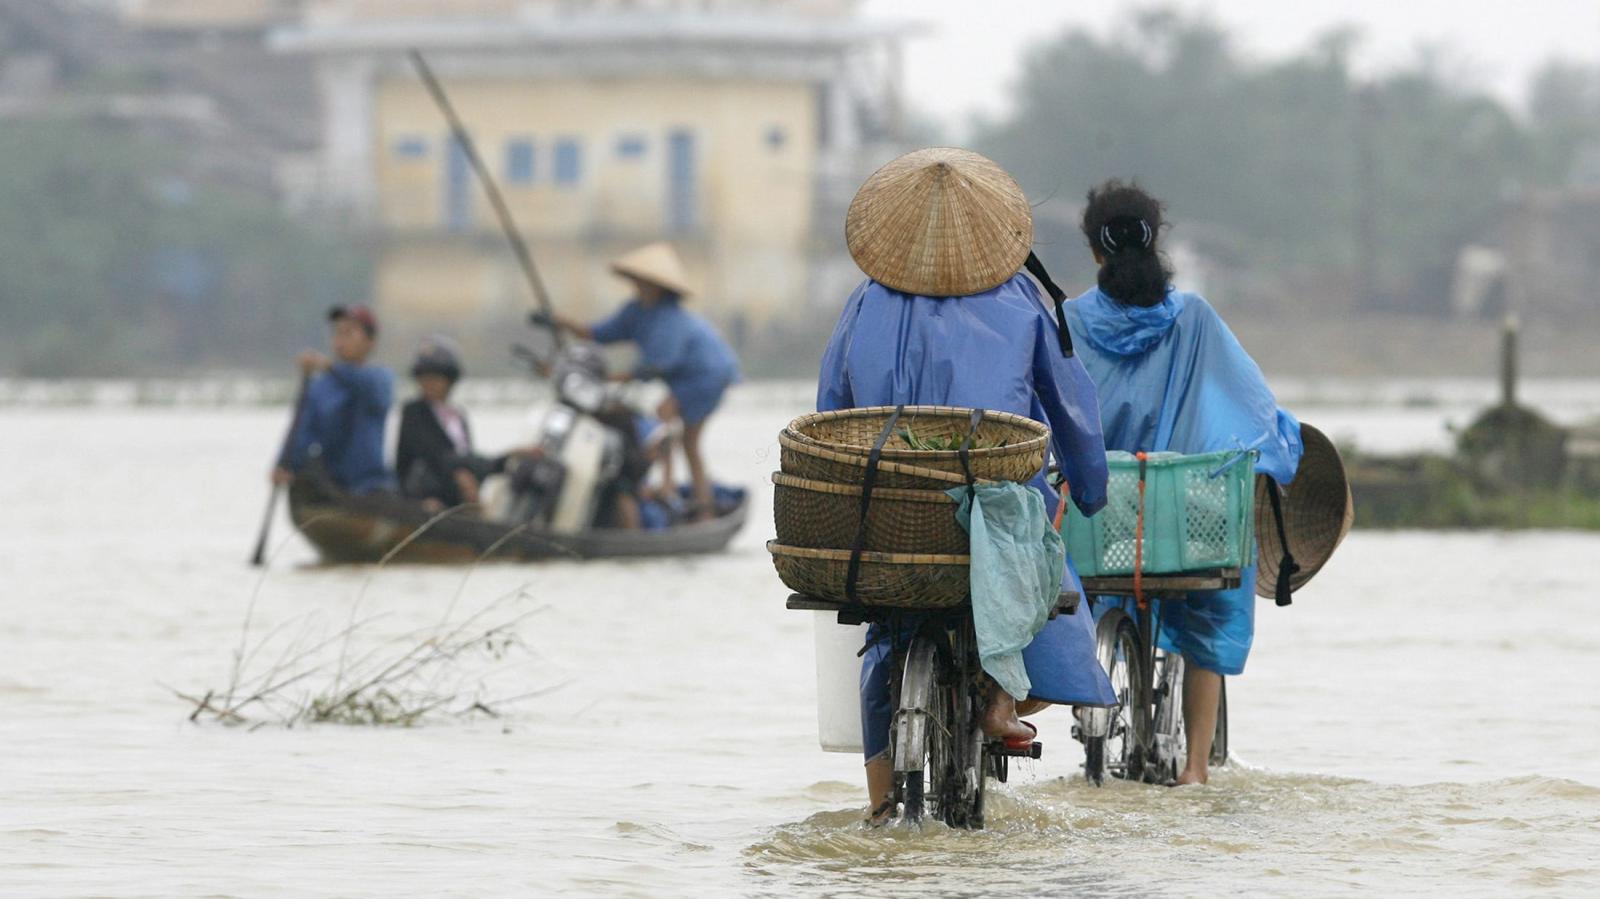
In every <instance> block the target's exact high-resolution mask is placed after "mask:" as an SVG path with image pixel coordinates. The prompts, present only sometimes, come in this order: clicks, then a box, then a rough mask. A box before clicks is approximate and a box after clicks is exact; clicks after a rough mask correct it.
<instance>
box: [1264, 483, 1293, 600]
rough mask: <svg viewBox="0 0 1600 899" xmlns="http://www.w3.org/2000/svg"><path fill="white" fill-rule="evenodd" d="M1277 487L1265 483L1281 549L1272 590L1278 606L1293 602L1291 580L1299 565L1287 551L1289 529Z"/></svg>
mask: <svg viewBox="0 0 1600 899" xmlns="http://www.w3.org/2000/svg"><path fill="white" fill-rule="evenodd" d="M1278 489H1279V488H1278V485H1277V484H1276V483H1273V482H1272V481H1271V480H1270V479H1269V480H1268V481H1267V496H1268V498H1270V499H1271V500H1272V520H1273V523H1274V524H1276V525H1277V527H1278V543H1279V545H1280V546H1282V547H1283V558H1282V559H1280V560H1279V562H1278V583H1277V586H1276V587H1274V588H1273V601H1274V602H1276V603H1277V604H1278V605H1280V606H1286V605H1289V604H1290V603H1292V602H1294V597H1293V592H1294V591H1293V587H1292V582H1291V579H1292V578H1293V577H1294V576H1295V574H1297V573H1298V572H1299V571H1300V563H1298V562H1296V561H1295V560H1294V553H1292V552H1290V551H1289V529H1288V527H1286V526H1285V525H1284V521H1283V500H1282V499H1280V498H1279V497H1278Z"/></svg>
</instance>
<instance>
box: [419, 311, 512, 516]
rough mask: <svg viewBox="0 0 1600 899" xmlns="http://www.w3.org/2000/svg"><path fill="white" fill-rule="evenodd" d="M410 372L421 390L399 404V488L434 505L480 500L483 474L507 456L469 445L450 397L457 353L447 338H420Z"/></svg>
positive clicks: (500, 467)
mask: <svg viewBox="0 0 1600 899" xmlns="http://www.w3.org/2000/svg"><path fill="white" fill-rule="evenodd" d="M411 376H412V377H413V378H415V379H416V381H417V390H418V392H419V393H420V394H421V395H420V396H418V397H417V398H416V399H414V400H412V401H411V402H409V403H406V404H405V406H403V407H402V408H401V410H400V441H399V444H398V445H397V447H396V449H395V471H396V473H397V474H398V475H399V476H400V491H401V493H402V494H403V495H405V496H407V497H410V498H412V499H418V500H422V501H423V503H424V504H425V505H429V506H432V507H434V508H447V507H450V506H457V505H461V504H462V503H476V502H478V489H479V487H480V486H482V484H483V479H484V478H486V477H488V476H489V475H491V474H494V473H496V472H501V471H504V470H505V467H506V458H507V457H505V456H495V457H488V456H481V455H479V454H478V453H476V452H475V451H474V450H473V447H472V428H471V426H470V425H469V424H468V423H467V413H466V411H465V410H463V409H462V408H461V407H460V406H457V405H455V404H453V403H451V402H450V392H451V391H452V390H453V389H455V386H456V382H457V381H459V380H461V357H460V354H459V353H457V352H456V349H455V346H454V344H453V343H452V342H451V341H450V339H449V338H447V337H443V336H437V335H436V336H434V337H430V338H428V339H427V340H425V341H423V343H422V345H421V346H420V347H419V348H418V350H417V357H416V359H415V361H413V362H412V365H411Z"/></svg>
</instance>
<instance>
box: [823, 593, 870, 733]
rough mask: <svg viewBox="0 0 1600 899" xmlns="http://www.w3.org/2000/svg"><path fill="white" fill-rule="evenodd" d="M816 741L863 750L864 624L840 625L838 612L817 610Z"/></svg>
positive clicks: (865, 633)
mask: <svg viewBox="0 0 1600 899" xmlns="http://www.w3.org/2000/svg"><path fill="white" fill-rule="evenodd" d="M814 614H815V615H816V617H815V618H814V619H813V620H812V624H813V628H812V629H813V630H814V631H815V633H816V647H817V742H819V743H821V744H822V749H823V751H825V752H860V751H861V658H860V657H859V656H858V655H856V653H858V652H860V651H861V645H862V644H863V643H865V642H866V641H867V626H866V625H864V624H859V625H848V624H840V623H839V621H838V615H837V613H835V612H816V613H814Z"/></svg>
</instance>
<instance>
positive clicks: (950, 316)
mask: <svg viewBox="0 0 1600 899" xmlns="http://www.w3.org/2000/svg"><path fill="white" fill-rule="evenodd" d="M900 404H907V405H942V406H962V407H966V408H973V409H991V410H998V411H1003V412H1012V413H1016V414H1018V415H1026V416H1028V417H1029V418H1032V419H1034V420H1036V421H1040V422H1044V423H1046V424H1048V425H1049V426H1050V433H1051V446H1052V450H1053V452H1054V456H1055V460H1056V463H1057V464H1058V465H1059V466H1060V467H1061V470H1062V471H1063V472H1064V473H1065V475H1066V477H1067V483H1068V485H1069V487H1070V489H1071V495H1072V499H1073V500H1074V501H1075V502H1076V503H1077V504H1078V507H1079V509H1081V510H1082V511H1083V512H1084V513H1085V514H1093V513H1094V512H1096V511H1098V510H1099V509H1100V507H1101V506H1103V505H1105V499H1106V496H1105V486H1106V464H1105V444H1104V442H1103V441H1102V440H1101V438H1100V419H1099V412H1098V409H1097V407H1096V404H1095V396H1094V385H1093V382H1092V381H1091V380H1090V379H1089V376H1088V374H1087V373H1086V372H1085V371H1084V368H1083V366H1082V365H1080V364H1079V363H1078V362H1077V361H1076V360H1075V359H1071V358H1067V357H1065V356H1063V355H1062V352H1061V347H1060V343H1059V342H1058V338H1057V336H1056V324H1055V320H1054V319H1053V318H1052V317H1051V315H1050V313H1049V312H1047V311H1046V309H1045V307H1044V303H1043V300H1042V299H1041V297H1040V295H1039V291H1038V288H1036V287H1035V286H1034V284H1033V282H1032V281H1030V280H1029V279H1028V278H1027V277H1026V276H1024V275H1016V276H1014V277H1012V278H1011V279H1010V280H1008V281H1006V282H1005V283H1004V284H1001V285H1000V286H998V287H996V288H994V289H992V290H988V291H985V292H983V293H979V294H973V295H971V296H965V297H947V298H933V297H922V296H914V295H911V294H904V293H900V292H898V291H895V290H892V289H890V288H888V287H885V286H883V285H881V284H879V283H878V282H876V281H870V280H869V281H866V282H864V283H862V285H861V286H860V287H858V288H856V290H855V292H854V293H853V294H851V296H850V299H849V301H848V302H846V303H845V307H844V312H843V314H841V315H840V317H839V324H838V327H837V328H835V330H834V332H833V338H832V340H830V341H829V342H828V348H827V350H826V351H825V352H824V353H823V357H822V373H821V377H820V380H819V382H818V385H817V409H818V411H823V412H826V411H831V410H834V409H848V408H854V407H859V406H894V405H900ZM1032 486H1033V487H1034V488H1035V489H1037V490H1038V491H1039V492H1040V494H1041V496H1042V497H1043V499H1044V506H1045V508H1046V510H1047V511H1049V512H1050V513H1051V514H1053V513H1054V509H1055V506H1056V503H1057V502H1058V501H1060V500H1059V498H1058V497H1057V495H1056V492H1055V490H1054V489H1052V488H1051V487H1050V486H1049V484H1048V483H1047V482H1046V480H1045V477H1044V473H1043V472H1040V473H1039V475H1038V476H1037V477H1035V478H1034V480H1033V482H1032ZM1062 589H1065V590H1072V591H1076V592H1078V593H1079V594H1080V595H1081V593H1082V589H1083V588H1082V586H1081V584H1080V583H1079V581H1078V575H1077V572H1075V571H1074V570H1073V569H1072V567H1071V565H1070V563H1069V564H1068V565H1067V566H1066V571H1065V575H1064V576H1063V578H1062ZM869 639H870V640H872V641H873V642H872V644H871V646H870V647H869V650H868V652H867V653H866V654H865V656H864V657H863V660H862V670H861V694H862V695H861V702H862V731H863V743H864V745H865V748H866V755H867V758H868V759H871V758H873V757H874V756H876V755H878V754H880V753H881V752H883V751H884V749H885V748H886V747H887V740H888V732H889V715H890V709H889V690H888V681H887V678H886V677H885V676H883V672H884V670H885V669H884V667H883V666H884V665H885V664H886V660H887V654H888V647H887V640H886V635H884V634H883V633H882V629H878V628H875V629H874V634H872V635H871V637H869ZM1022 657H1023V662H1024V664H1025V666H1026V674H1027V677H1028V679H1029V681H1030V682H1031V691H1030V694H1029V695H1030V696H1032V697H1033V698H1035V699H1043V700H1047V701H1051V702H1060V703H1075V704H1081V705H1110V704H1111V703H1113V702H1114V701H1115V696H1114V694H1113V693H1112V692H1111V684H1110V681H1109V680H1107V678H1106V674H1105V671H1104V669H1102V668H1101V667H1100V663H1099V661H1098V660H1097V659H1096V657H1095V653H1094V632H1093V624H1092V622H1091V620H1090V616H1089V615H1087V614H1083V613H1082V612H1081V611H1080V613H1079V614H1076V615H1070V616H1065V615H1064V616H1058V617H1056V618H1055V619H1052V620H1051V621H1050V622H1049V623H1048V624H1046V625H1045V626H1044V629H1043V630H1041V631H1039V633H1038V635H1037V636H1035V637H1034V639H1033V642H1032V643H1030V644H1028V646H1027V648H1026V649H1024V650H1023V652H1022Z"/></svg>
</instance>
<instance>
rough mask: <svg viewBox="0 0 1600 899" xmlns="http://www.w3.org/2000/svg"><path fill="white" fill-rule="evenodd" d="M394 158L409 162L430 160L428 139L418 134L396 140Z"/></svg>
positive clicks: (406, 135) (404, 135) (407, 135)
mask: <svg viewBox="0 0 1600 899" xmlns="http://www.w3.org/2000/svg"><path fill="white" fill-rule="evenodd" d="M394 157H395V158H396V159H404V160H407V161H415V160H418V159H427V158H428V139H427V138H425V137H423V136H421V135H418V134H403V135H401V136H399V137H397V138H395V139H394Z"/></svg>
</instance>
